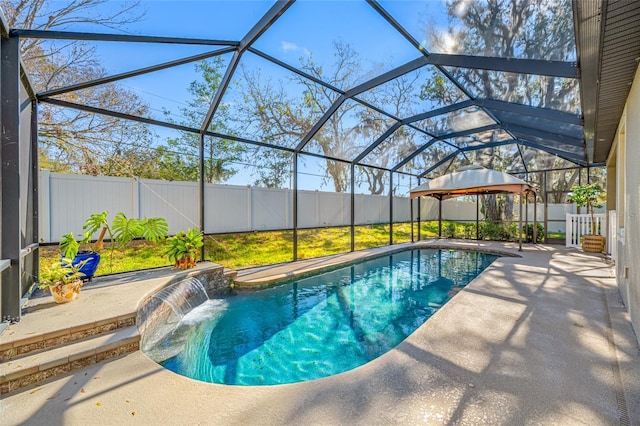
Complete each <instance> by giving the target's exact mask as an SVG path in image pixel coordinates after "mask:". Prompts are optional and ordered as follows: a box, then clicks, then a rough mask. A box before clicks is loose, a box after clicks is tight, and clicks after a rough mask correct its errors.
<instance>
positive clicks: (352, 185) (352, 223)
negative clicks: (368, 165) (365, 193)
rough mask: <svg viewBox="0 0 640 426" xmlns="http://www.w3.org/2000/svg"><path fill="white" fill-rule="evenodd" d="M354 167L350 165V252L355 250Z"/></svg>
mask: <svg viewBox="0 0 640 426" xmlns="http://www.w3.org/2000/svg"><path fill="white" fill-rule="evenodd" d="M355 191H356V165H355V163H351V221H350V224H351V230H350V231H351V251H355V249H356V212H355V208H356V195H355Z"/></svg>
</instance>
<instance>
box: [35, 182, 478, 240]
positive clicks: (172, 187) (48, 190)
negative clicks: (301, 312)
mask: <svg viewBox="0 0 640 426" xmlns="http://www.w3.org/2000/svg"><path fill="white" fill-rule="evenodd" d="M39 195H40V209H39V210H40V223H39V224H40V239H41V242H43V243H49V242H57V241H59V239H60V236H61V235H63V234H66V233H68V232H73V233H74V234H75V235H81V234H82V225H83V224H84V221H85V220H86V218H88V217H89V215H91V214H92V213H99V212H102V211H105V210H106V211H108V212H109V220H111V219H112V218H113V215H115V214H116V213H117V212H120V211H121V212H123V213H124V214H125V215H126V216H127V217H138V218H143V217H156V216H160V217H163V218H165V219H166V220H167V223H168V224H169V233H170V234H175V233H176V232H179V231H182V230H186V229H187V228H192V227H194V226H198V209H199V203H198V198H199V185H198V183H197V182H170V181H163V180H151V179H137V178H120V177H109V176H85V175H71V174H61V173H51V172H49V171H46V170H44V171H41V172H40V187H39ZM393 206H394V208H393V219H394V221H396V222H408V221H409V220H410V218H411V215H410V211H409V208H410V207H409V206H410V203H409V199H408V198H406V197H394V199H393ZM414 208H416V207H415V206H414ZM421 209H422V214H421V216H422V219H423V220H427V219H429V218H431V219H434V218H437V215H438V206H437V202H436V201H435V200H433V199H423V200H422V202H421ZM350 212H351V195H350V194H348V193H334V192H322V191H298V227H299V228H318V227H327V226H347V225H349V224H350V220H351V213H350ZM292 213H293V191H292V190H290V189H268V188H260V187H252V186H238V185H216V184H206V185H205V214H206V217H205V233H225V232H249V231H265V230H277V229H291V228H292V227H293V217H292ZM414 217H417V210H416V211H415V212H414ZM443 217H444V218H447V219H450V220H475V203H472V202H464V201H452V200H451V201H446V202H444V203H443ZM388 222H389V196H388V195H365V194H356V195H355V223H356V224H357V225H366V224H375V223H388Z"/></svg>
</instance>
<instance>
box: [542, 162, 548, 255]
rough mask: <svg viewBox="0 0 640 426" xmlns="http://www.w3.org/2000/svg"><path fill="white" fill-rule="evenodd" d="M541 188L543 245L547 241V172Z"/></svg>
mask: <svg viewBox="0 0 640 426" xmlns="http://www.w3.org/2000/svg"><path fill="white" fill-rule="evenodd" d="M542 188H543V189H542V191H543V194H544V243H545V244H546V243H547V241H549V206H548V205H547V200H548V199H549V196H548V194H547V172H545V173H544V175H543V178H542Z"/></svg>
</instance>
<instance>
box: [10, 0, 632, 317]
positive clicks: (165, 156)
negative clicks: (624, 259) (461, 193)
mask: <svg viewBox="0 0 640 426" xmlns="http://www.w3.org/2000/svg"><path fill="white" fill-rule="evenodd" d="M600 3H601V2H597V1H596V2H594V1H577V2H570V1H564V0H554V1H542V0H530V1H517V2H513V3H512V2H504V1H500V0H487V1H478V2H469V1H464V0H451V1H448V2H443V3H437V2H420V1H416V2H412V1H402V2H394V1H373V0H370V1H362V2H356V1H344V2H340V1H338V2H320V1H318V2H315V1H276V2H272V1H262V2H235V3H234V2H228V3H226V2H211V4H208V3H207V2H202V3H201V2H194V3H181V4H180V6H179V8H178V7H177V6H176V4H173V3H171V2H158V3H157V4H155V3H154V4H153V6H151V8H150V9H149V10H148V11H147V13H148V15H149V19H148V21H143V20H140V22H138V21H136V20H132V21H131V22H129V23H128V27H127V28H126V31H125V30H120V29H117V28H115V29H112V28H106V29H105V27H104V26H103V27H99V26H93V27H91V26H90V25H88V24H86V23H77V24H75V23H74V22H73V21H70V22H67V23H65V24H64V25H61V26H60V27H55V26H53V27H48V26H47V24H46V23H42V25H40V26H37V25H35V26H34V27H33V28H20V27H14V26H15V24H14V23H15V22H19V21H17V20H16V19H15V17H13V16H11V15H9V13H8V11H6V10H5V11H4V15H5V16H3V17H2V45H1V52H0V53H1V55H2V70H1V71H2V86H1V95H2V125H3V129H5V132H4V133H3V135H2V138H3V139H2V161H3V169H2V185H3V187H2V197H3V198H2V247H3V249H2V258H3V259H10V262H9V261H3V262H5V263H3V268H4V269H3V273H2V294H1V296H2V297H1V298H2V319H3V320H5V321H7V320H16V319H18V318H19V300H20V297H22V295H23V294H24V293H25V292H26V290H27V289H28V287H29V285H30V284H31V282H32V281H33V277H35V276H36V275H37V272H36V268H37V258H38V251H39V243H40V242H56V240H55V238H56V237H57V236H59V234H58V229H57V228H55V226H59V225H60V224H61V223H62V225H60V226H63V227H64V226H66V228H65V230H64V232H69V228H71V229H73V230H74V231H75V232H80V231H81V229H80V228H81V226H82V221H77V222H75V223H70V222H64V220H63V219H62V217H56V219H55V220H54V219H53V217H54V216H49V215H53V213H52V212H53V211H54V210H55V209H56V208H59V206H61V205H62V206H65V207H68V206H69V205H71V204H74V203H73V199H74V197H78V196H79V195H78V192H82V191H88V192H90V194H86V195H82V196H81V197H82V198H83V200H84V201H83V202H82V203H79V204H80V205H78V206H75V205H74V209H75V208H77V209H79V211H80V213H79V214H78V215H79V217H82V218H85V217H86V216H87V215H88V214H89V213H92V212H95V211H100V210H106V209H110V210H111V211H113V212H115V211H117V210H125V211H128V212H129V214H132V215H140V216H166V217H168V218H172V217H174V218H175V219H174V220H173V222H172V221H171V220H169V223H170V227H171V231H172V232H176V231H178V230H183V229H185V228H186V227H191V226H196V227H198V228H199V229H201V230H203V231H204V232H205V234H207V235H213V236H214V240H215V235H217V234H224V233H233V232H257V231H284V232H285V235H286V238H287V242H286V244H285V245H284V247H285V248H284V249H283V250H284V251H285V252H287V253H288V254H287V255H286V256H284V257H283V259H282V260H283V261H290V260H296V259H298V258H301V257H309V256H312V255H314V254H313V253H315V252H311V251H310V252H309V253H307V252H306V251H305V250H307V248H308V247H310V246H312V245H313V244H314V240H315V239H316V238H317V235H316V234H315V233H314V230H317V229H320V228H324V227H337V228H341V229H343V230H344V233H345V236H346V241H347V243H346V244H345V245H343V246H342V247H340V248H339V250H340V251H349V250H357V249H361V248H365V247H369V246H372V245H381V244H393V243H396V242H403V241H410V240H411V239H414V240H415V238H416V237H417V235H419V233H420V230H421V229H422V228H421V221H424V222H428V221H432V220H434V219H435V216H434V215H433V209H432V207H430V206H428V205H427V204H428V203H427V202H426V201H424V200H423V201H422V205H421V204H420V203H416V205H415V206H414V207H413V210H412V211H410V207H409V206H410V204H409V190H410V189H411V188H413V187H416V186H418V185H420V184H421V183H424V182H425V181H426V180H429V179H432V178H435V177H438V176H442V175H444V174H447V173H451V172H454V171H456V170H459V169H460V168H463V167H465V166H469V165H479V166H482V167H486V168H488V169H494V170H499V171H503V172H507V173H510V174H512V175H514V176H515V177H518V178H520V179H523V180H525V181H526V182H528V183H529V184H531V185H532V186H534V187H535V188H536V190H537V196H536V197H531V198H528V199H527V203H531V204H535V203H539V204H541V205H544V206H545V207H544V208H539V209H538V210H537V211H538V213H536V214H539V215H540V216H538V217H537V218H536V220H537V221H539V222H542V223H543V224H544V225H545V227H546V228H548V227H549V226H550V225H549V224H550V223H551V222H552V221H553V219H551V218H549V217H547V215H548V213H547V210H548V209H547V207H546V206H548V205H550V204H554V205H560V206H562V205H564V203H565V199H566V196H565V194H566V192H568V190H569V188H570V187H571V185H573V184H577V183H585V182H587V181H594V180H597V181H603V180H604V171H603V169H602V166H603V165H604V163H605V161H606V157H607V154H608V152H609V147H610V145H611V141H612V135H613V132H614V131H615V125H613V128H611V125H610V124H607V123H605V122H599V121H598V117H599V115H598V114H599V113H600V114H601V115H600V116H602V113H603V111H604V109H603V108H604V106H602V105H600V104H599V103H598V100H599V99H601V97H600V98H599V97H598V96H599V95H598V94H599V92H598V91H599V85H598V84H596V81H597V80H598V78H599V77H600V74H599V73H600V71H599V69H600V65H601V60H602V58H601V54H602V51H601V49H599V48H598V46H599V45H600V44H601V43H602V42H603V41H602V39H601V38H600V31H601V20H600ZM612 3H616V2H609V4H612ZM620 3H624V2H620ZM162 8H167V10H168V11H169V12H167V13H175V19H176V22H175V25H174V23H167V22H161V21H154V22H152V20H153V18H157V17H158V16H169V15H161V9H162ZM170 8H173V10H174V12H170ZM191 8H193V9H191ZM176 9H180V10H176ZM204 9H206V10H204ZM185 17H186V18H185ZM178 21H180V22H178ZM487 22H492V25H493V26H491V27H490V26H487V25H486V23H487ZM33 46H38V49H40V50H37V51H34V50H33ZM594 46H595V47H594ZM30 49H31V50H30ZM74 49H75V51H74ZM79 49H80V51H82V52H85V51H86V52H98V53H100V55H101V58H102V59H101V62H99V63H98V62H91V61H87V62H78V63H74V64H69V66H70V67H77V70H76V71H78V70H79V71H80V72H75V73H74V74H73V76H74V79H69V78H68V75H69V74H64V73H60V74H56V73H54V72H51V71H50V70H49V69H47V67H43V66H42V65H43V62H42V61H41V60H39V59H38V58H39V57H41V56H42V55H41V54H42V52H52V51H54V50H55V51H56V52H58V53H61V54H63V55H64V54H67V55H68V56H66V57H72V56H73V54H74V52H75V53H77V52H78V51H79ZM83 49H84V50H83ZM34 52H39V53H40V54H38V53H34ZM45 56H46V55H45ZM21 57H22V58H21ZM63 57H64V56H63ZM83 67H85V68H83ZM622 80H623V79H621V82H620V87H622V89H624V88H625V87H626V84H627V83H626V81H622ZM118 90H120V92H117V91H118ZM627 90H628V88H627ZM116 92H117V93H119V94H120V95H119V96H120V98H117V97H116V96H115V95H114V93H116ZM616 93H617V92H616ZM123 94H124V95H123ZM122 96H124V98H125V101H122ZM127 96H128V97H127ZM114 99H119V101H118V102H116V101H115V100H114ZM624 99H626V95H625V96H624V98H620V99H618V98H615V99H612V100H611V102H609V103H608V104H607V105H606V107H607V108H613V107H612V106H611V105H614V104H615V105H617V106H619V108H621V106H622V105H624ZM618 117H619V112H618ZM616 122H617V121H616ZM16 142H19V143H17V144H16ZM18 146H19V149H18ZM69 147H72V149H69ZM38 149H39V151H38ZM144 149H147V150H144ZM125 152H126V153H128V154H130V155H129V157H127V161H129V162H125V161H124V160H122V158H124V154H123V153H125ZM132 152H133V153H135V154H136V155H138V154H140V153H143V154H144V155H142V154H140V155H139V156H138V157H135V158H138V159H139V161H138V162H136V161H132V160H131V158H134V157H133V154H131V153H132ZM145 156H146V157H145ZM149 159H150V160H149ZM38 160H40V161H41V162H43V163H42V164H40V165H38ZM53 160H55V161H53ZM143 161H145V162H144V163H143ZM52 164H54V165H56V167H58V169H56V168H55V167H53V169H52V170H51V172H49V171H43V169H51V165H52ZM142 164H144V165H145V167H142ZM61 165H62V166H61ZM63 166H64V167H63ZM39 170H40V172H39ZM38 173H40V174H38ZM43 173H44V174H43ZM70 174H77V175H84V176H86V177H87V179H86V180H87V181H90V180H91V179H94V180H95V179H102V178H103V177H104V176H109V175H110V176H111V177H108V179H113V180H112V181H109V182H107V183H104V182H102V181H101V182H102V183H95V182H94V181H92V182H94V183H86V182H84V181H83V182H84V183H79V180H78V179H80V178H78V177H73V178H71V177H67V176H70ZM54 175H55V176H54ZM38 176H39V178H38ZM56 179H58V180H56ZM65 179H66V181H67V183H60V182H61V181H62V180H65ZM83 179H84V178H83ZM105 179H106V180H108V179H107V178H106V177H105V178H104V179H103V180H104V181H105V182H106V180H105ZM117 179H121V180H120V181H119V180H117ZM122 179H125V180H126V179H129V180H128V181H127V182H130V183H129V184H127V183H126V182H125V183H122V182H124V181H122ZM132 179H133V180H132ZM96 182H97V181H96ZM121 183H122V185H124V186H122V185H121V186H118V185H120V184H121ZM94 184H95V185H96V186H91V185H94ZM39 185H40V186H41V187H42V188H46V191H42V190H41V191H39ZM65 185H66V186H65ZM74 185H75V186H74ZM82 185H89V186H82ZM100 185H103V186H100ZM110 185H111V186H110ZM127 185H129V186H127ZM125 187H126V188H125ZM42 188H40V189H42ZM86 188H97V189H94V190H92V189H89V190H87V189H86ZM105 188H107V189H105ZM118 188H120V189H118ZM122 188H125V189H122ZM127 188H129V189H127ZM168 188H169V189H168ZM126 191H131V193H129V192H126ZM225 191H226V192H225ZM234 191H235V192H234ZM223 193H224V194H223ZM54 195H55V196H54ZM511 197H513V196H511ZM129 198H130V199H132V200H133V201H132V202H131V203H133V204H126V203H125V204H123V203H124V201H123V200H124V199H129ZM107 202H110V203H112V204H109V205H110V206H111V207H109V208H106V207H104V205H105V204H104V203H107ZM127 202H128V201H127ZM461 202H463V203H464V202H470V203H472V204H471V205H470V207H469V206H467V207H468V208H469V209H470V211H471V213H470V214H471V216H470V218H469V220H472V221H475V220H476V219H475V217H476V207H475V203H476V199H475V197H473V199H470V200H462V201H461ZM477 202H478V203H480V207H479V209H480V210H481V213H482V216H483V220H485V221H487V222H490V221H493V222H496V221H498V222H501V221H506V222H511V221H516V220H517V213H516V212H515V211H514V210H515V209H513V198H508V197H507V198H500V196H498V198H496V196H494V195H491V196H486V197H481V198H479V199H478V200H477ZM38 203H41V204H44V205H45V206H44V207H43V206H40V207H42V208H39V205H38ZM18 205H19V208H18ZM123 206H124V207H123ZM464 208H465V207H461V206H458V205H456V206H453V207H452V208H451V211H452V213H451V215H450V217H449V218H447V217H446V216H445V219H451V220H460V221H463V222H464V221H465V220H467V219H465V218H459V217H457V216H456V213H453V212H460V211H462V210H464ZM18 211H19V214H16V212H18ZM158 211H161V212H160V213H158ZM527 211H528V210H527ZM532 211H533V210H532ZM71 215H72V214H71ZM454 216H455V217H454ZM410 217H415V218H416V220H415V223H411V225H407V223H409V222H410ZM311 218H314V219H311ZM65 220H66V219H65ZM529 220H531V221H533V220H534V219H533V218H531V219H529ZM377 225H384V232H385V233H387V234H386V235H387V236H386V238H385V240H384V241H380V240H377V241H374V242H365V241H363V240H362V239H360V236H361V234H362V232H363V229H367V228H368V227H372V226H377ZM400 225H402V226H403V227H404V228H403V229H404V231H402V232H400V231H398V229H394V226H395V228H398V227H400ZM407 226H408V227H407ZM409 228H410V230H409ZM403 232H404V233H403ZM546 232H547V229H545V233H546ZM362 235H363V234H362ZM545 235H546V234H545ZM452 236H455V235H452ZM469 237H470V238H477V237H478V236H477V235H470V236H469ZM363 238H364V237H363ZM489 238H490V237H489ZM205 257H209V258H211V256H210V255H209V254H208V253H205ZM213 260H214V261H215V259H213ZM18 282H19V283H20V285H17V284H16V283H18Z"/></svg>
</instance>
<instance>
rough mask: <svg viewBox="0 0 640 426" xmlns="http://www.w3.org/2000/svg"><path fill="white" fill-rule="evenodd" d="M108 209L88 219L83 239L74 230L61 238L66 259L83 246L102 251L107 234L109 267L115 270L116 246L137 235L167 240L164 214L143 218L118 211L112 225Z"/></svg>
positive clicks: (84, 227) (147, 238)
mask: <svg viewBox="0 0 640 426" xmlns="http://www.w3.org/2000/svg"><path fill="white" fill-rule="evenodd" d="M108 213H109V212H107V211H104V212H102V213H94V214H92V215H91V216H89V218H88V219H87V220H86V221H85V223H84V226H83V227H82V229H83V230H84V235H83V238H82V240H80V241H77V240H76V239H75V237H74V235H73V233H68V234H65V235H63V236H62V238H61V239H60V249H61V250H62V253H63V256H64V257H65V258H69V259H73V258H74V257H75V256H76V255H77V254H78V251H79V250H80V249H81V248H85V249H86V250H88V251H92V252H99V251H100V250H101V249H102V248H103V247H104V244H103V239H104V237H105V235H106V234H108V235H109V240H110V241H111V244H110V247H109V266H110V268H111V269H113V253H114V250H115V249H116V248H119V249H122V248H123V247H124V246H126V245H127V244H129V243H130V242H131V241H133V240H134V239H136V238H143V239H145V240H147V241H151V242H157V241H160V240H162V239H164V238H165V237H166V236H167V233H168V231H169V226H168V225H167V221H166V220H165V219H164V218H161V217H151V218H146V217H145V218H144V219H137V218H127V216H125V214H124V213H122V212H118V213H117V214H116V215H115V217H114V218H113V221H112V222H111V224H109V222H108V220H107V215H108ZM99 229H102V230H101V232H100V235H99V237H98V239H97V240H96V242H95V243H93V244H91V243H90V242H91V240H92V239H93V235H94V234H95V233H96V232H97V231H98V230H99Z"/></svg>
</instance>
